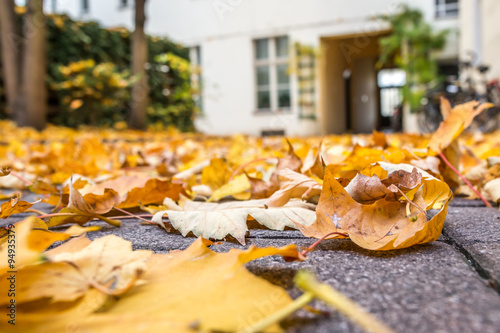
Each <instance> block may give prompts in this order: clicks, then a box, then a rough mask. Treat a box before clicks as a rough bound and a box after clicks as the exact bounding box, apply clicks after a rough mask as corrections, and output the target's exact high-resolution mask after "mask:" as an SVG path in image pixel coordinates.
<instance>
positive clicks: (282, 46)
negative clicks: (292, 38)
mask: <svg viewBox="0 0 500 333" xmlns="http://www.w3.org/2000/svg"><path fill="white" fill-rule="evenodd" d="M276 55H277V56H278V57H279V58H287V57H288V37H287V36H283V37H278V38H276Z"/></svg>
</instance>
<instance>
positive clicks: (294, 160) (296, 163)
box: [275, 140, 302, 177]
mask: <svg viewBox="0 0 500 333" xmlns="http://www.w3.org/2000/svg"><path fill="white" fill-rule="evenodd" d="M286 142H287V144H288V154H287V155H286V156H285V157H283V158H280V159H279V160H278V164H277V165H276V171H275V177H277V174H278V173H279V172H280V171H281V170H283V169H290V170H292V171H295V172H300V169H301V168H302V161H301V159H300V157H298V156H297V155H296V154H295V152H294V151H293V146H292V144H291V143H290V141H288V140H286Z"/></svg>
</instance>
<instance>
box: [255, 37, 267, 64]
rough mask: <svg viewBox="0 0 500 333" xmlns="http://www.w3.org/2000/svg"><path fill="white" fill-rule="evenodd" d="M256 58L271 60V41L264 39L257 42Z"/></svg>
mask: <svg viewBox="0 0 500 333" xmlns="http://www.w3.org/2000/svg"><path fill="white" fill-rule="evenodd" d="M255 58H256V59H267V58H269V39H267V38H263V39H257V40H255Z"/></svg>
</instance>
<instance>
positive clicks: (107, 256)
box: [0, 235, 152, 304]
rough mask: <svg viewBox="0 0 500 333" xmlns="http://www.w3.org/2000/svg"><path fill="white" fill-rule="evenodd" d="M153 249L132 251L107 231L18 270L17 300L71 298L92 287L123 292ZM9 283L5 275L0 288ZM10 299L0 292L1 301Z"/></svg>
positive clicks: (113, 293)
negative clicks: (76, 248) (75, 249)
mask: <svg viewBox="0 0 500 333" xmlns="http://www.w3.org/2000/svg"><path fill="white" fill-rule="evenodd" d="M151 253H152V251H146V250H138V251H132V244H131V243H130V242H128V241H125V240H123V239H121V238H119V237H117V236H114V235H108V236H105V237H102V238H98V239H97V240H95V241H93V242H91V243H90V244H89V245H88V246H86V247H85V248H83V249H81V250H80V251H78V252H73V253H65V252H63V253H59V254H52V255H50V257H49V260H50V261H49V262H44V263H41V264H39V265H33V266H26V267H24V268H23V269H20V270H18V272H17V273H16V274H17V276H16V278H17V288H16V301H17V303H18V304H22V303H26V302H30V301H34V300H37V299H41V298H45V297H48V298H50V299H52V301H53V302H58V301H64V302H69V301H74V300H76V299H77V298H79V297H81V296H83V295H85V293H86V292H87V291H88V290H89V289H90V288H96V289H99V290H101V291H102V292H104V293H108V294H112V295H120V294H122V293H124V292H126V291H127V290H128V289H130V288H131V287H132V286H133V285H134V284H135V283H136V281H137V279H138V278H139V277H140V275H141V274H142V273H143V272H144V271H145V269H146V268H147V266H146V261H147V259H148V258H149V257H150V255H151ZM9 283H10V282H9V281H8V280H6V279H2V280H1V281H0V288H7V289H8V287H7V286H8V284H9ZM3 290H6V289H3ZM8 302H9V297H8V295H7V293H5V294H4V295H0V304H7V303H8Z"/></svg>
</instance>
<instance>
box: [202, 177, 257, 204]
mask: <svg viewBox="0 0 500 333" xmlns="http://www.w3.org/2000/svg"><path fill="white" fill-rule="evenodd" d="M250 188H251V185H250V182H249V180H248V178H247V176H246V175H245V174H241V175H238V176H236V177H234V178H233V180H231V181H230V182H229V183H227V184H225V185H223V186H222V187H219V188H218V189H217V190H215V191H214V193H212V196H211V197H210V198H209V199H208V201H210V202H214V201H219V200H221V199H222V198H225V197H229V196H232V197H233V198H235V199H238V200H248V199H250V197H251V195H252V194H251V193H250Z"/></svg>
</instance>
